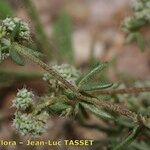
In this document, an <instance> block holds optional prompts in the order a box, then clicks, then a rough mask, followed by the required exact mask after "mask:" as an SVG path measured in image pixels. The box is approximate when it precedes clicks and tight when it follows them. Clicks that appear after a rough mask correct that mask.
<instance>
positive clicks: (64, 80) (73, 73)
mask: <svg viewBox="0 0 150 150" xmlns="http://www.w3.org/2000/svg"><path fill="white" fill-rule="evenodd" d="M0 29H1V31H0V33H1V34H0V54H1V60H2V61H3V60H4V57H2V56H4V55H6V54H7V55H9V56H10V57H11V58H12V60H13V61H14V62H15V63H17V64H19V65H24V63H25V61H24V59H23V57H25V58H28V59H30V60H31V61H33V62H34V63H36V64H37V65H39V66H40V67H42V68H43V69H44V70H45V71H46V72H47V73H45V74H44V75H43V79H44V80H45V81H46V82H47V83H48V85H49V91H48V93H47V94H46V95H44V96H41V97H36V96H35V94H33V92H31V91H28V90H27V89H26V88H23V89H21V90H19V91H18V93H17V95H16V98H15V99H14V100H13V107H15V108H16V113H15V119H14V121H13V125H14V126H15V127H16V129H17V130H18V131H19V132H20V133H21V134H22V135H30V136H32V137H37V136H40V135H41V134H42V133H43V132H44V131H45V129H46V123H47V120H48V117H50V116H51V115H52V114H54V113H56V114H57V115H60V116H65V117H71V118H74V119H75V120H76V121H78V122H80V124H82V125H83V126H86V127H90V125H87V124H86V123H85V120H86V119H87V115H88V114H89V112H91V113H92V114H94V115H96V116H98V117H100V118H101V119H102V120H103V121H105V122H106V123H107V125H108V127H102V126H101V125H99V129H100V130H101V131H103V132H106V133H107V134H108V138H107V139H106V140H107V141H106V142H104V143H108V144H107V145H105V146H106V147H107V148H111V149H113V150H118V149H124V148H126V147H127V146H129V144H131V143H132V142H133V141H135V142H137V141H136V139H137V137H138V136H139V135H140V134H142V135H143V136H144V137H147V136H148V137H149V135H147V133H149V132H150V116H149V115H150V114H149V113H147V110H148V108H149V105H144V106H143V112H144V113H138V112H136V111H133V110H132V108H133V107H132V106H130V109H129V108H127V107H126V106H125V105H124V104H125V103H126V101H124V100H121V99H120V98H119V96H118V95H120V94H121V95H122V94H130V93H133V94H137V93H138V94H139V93H140V92H149V91H150V87H149V86H147V87H125V88H119V87H117V86H116V84H113V83H110V82H108V81H105V80H104V79H102V78H101V72H102V71H103V70H104V69H105V68H107V66H108V63H100V64H98V65H97V66H96V67H94V68H93V69H92V70H90V71H89V72H88V73H86V74H85V75H82V74H81V73H80V72H79V71H78V70H76V69H75V68H74V67H73V66H70V65H67V64H63V65H59V66H58V65H54V66H51V65H47V64H45V63H44V62H43V61H42V60H40V59H39V58H38V53H37V52H36V51H34V50H31V49H29V48H27V47H26V46H25V43H26V41H29V39H30V37H31V35H30V30H29V28H28V25H27V24H26V23H24V22H23V21H22V20H20V19H18V18H7V19H5V20H2V21H1V26H0ZM35 99H36V101H35ZM123 129H125V131H126V132H129V131H131V134H130V135H129V136H127V134H126V132H124V130H123ZM117 136H122V137H124V136H127V137H126V138H123V139H122V141H121V140H120V138H118V137H117ZM118 139H119V140H118ZM112 141H114V142H112ZM144 142H145V141H144ZM99 143H101V142H99ZM133 143H134V142H133ZM145 143H146V142H145ZM133 146H134V145H132V144H131V147H133Z"/></svg>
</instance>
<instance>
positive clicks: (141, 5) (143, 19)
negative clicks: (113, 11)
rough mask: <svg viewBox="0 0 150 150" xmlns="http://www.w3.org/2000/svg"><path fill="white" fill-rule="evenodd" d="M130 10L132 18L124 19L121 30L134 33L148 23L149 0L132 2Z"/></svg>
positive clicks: (149, 20)
mask: <svg viewBox="0 0 150 150" xmlns="http://www.w3.org/2000/svg"><path fill="white" fill-rule="evenodd" d="M132 8H133V11H134V14H133V16H131V17H127V18H125V20H124V23H123V29H124V31H126V32H131V31H133V30H134V31H135V30H136V29H139V28H140V27H141V26H143V25H145V24H149V23H150V0H134V1H133V4H132Z"/></svg>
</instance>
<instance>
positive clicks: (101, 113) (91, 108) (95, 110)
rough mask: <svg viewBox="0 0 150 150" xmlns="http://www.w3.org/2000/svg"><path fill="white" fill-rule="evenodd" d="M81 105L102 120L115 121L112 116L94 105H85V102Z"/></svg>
mask: <svg viewBox="0 0 150 150" xmlns="http://www.w3.org/2000/svg"><path fill="white" fill-rule="evenodd" d="M81 105H82V106H83V107H84V108H86V109H88V110H89V111H91V112H92V113H94V114H95V115H97V116H98V117H100V118H103V119H107V120H114V118H113V116H111V115H110V114H109V113H107V112H105V111H104V110H102V109H98V108H97V107H95V106H94V105H91V104H87V103H83V102H82V103H81Z"/></svg>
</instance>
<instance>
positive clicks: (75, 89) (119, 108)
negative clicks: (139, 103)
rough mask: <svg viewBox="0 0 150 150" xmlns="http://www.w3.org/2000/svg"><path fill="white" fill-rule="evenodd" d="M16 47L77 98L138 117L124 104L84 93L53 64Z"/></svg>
mask: <svg viewBox="0 0 150 150" xmlns="http://www.w3.org/2000/svg"><path fill="white" fill-rule="evenodd" d="M15 47H16V50H17V52H18V53H20V54H21V55H24V56H26V57H27V58H29V59H30V60H32V61H33V62H35V63H36V64H38V65H39V66H41V67H42V68H43V69H44V70H46V71H47V72H48V73H50V74H51V75H52V76H53V77H54V78H55V79H56V80H58V81H60V82H61V83H63V84H64V86H65V87H66V89H70V90H71V91H72V92H73V93H74V95H75V97H76V99H77V100H82V101H87V102H90V103H93V104H94V105H97V106H100V107H103V108H106V109H108V110H111V111H114V112H117V113H119V114H121V115H124V116H126V117H129V118H132V119H134V120H135V119H136V118H137V115H136V114H135V113H133V112H131V111H130V110H128V109H127V108H125V107H123V106H120V105H117V104H113V103H111V102H106V101H101V100H99V99H97V98H96V97H95V98H94V97H87V96H84V95H82V94H81V93H80V92H79V89H78V87H76V86H74V85H72V84H71V83H70V82H68V81H67V80H66V79H65V78H63V77H62V76H61V75H60V74H59V73H58V72H57V71H56V70H54V69H53V68H52V67H51V66H49V65H47V64H45V63H44V62H43V61H41V60H39V59H38V58H36V57H34V56H33V55H32V54H30V53H29V52H27V51H24V50H23V49H22V47H20V46H19V45H18V44H16V45H15Z"/></svg>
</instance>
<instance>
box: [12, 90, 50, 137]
mask: <svg viewBox="0 0 150 150" xmlns="http://www.w3.org/2000/svg"><path fill="white" fill-rule="evenodd" d="M33 96H34V95H33V93H32V92H30V91H28V90H27V89H25V88H23V89H22V90H19V91H18V93H17V96H16V98H15V100H14V101H13V107H16V108H17V111H16V113H15V119H14V120H13V125H14V126H15V128H16V129H17V130H18V131H19V132H20V133H21V134H22V135H30V136H33V137H37V136H39V135H41V134H42V133H43V132H44V131H45V129H46V123H47V120H48V116H49V115H48V113H47V112H46V111H42V112H41V113H39V114H33V113H32V112H31V113H26V109H27V108H29V106H32V107H33Z"/></svg>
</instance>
